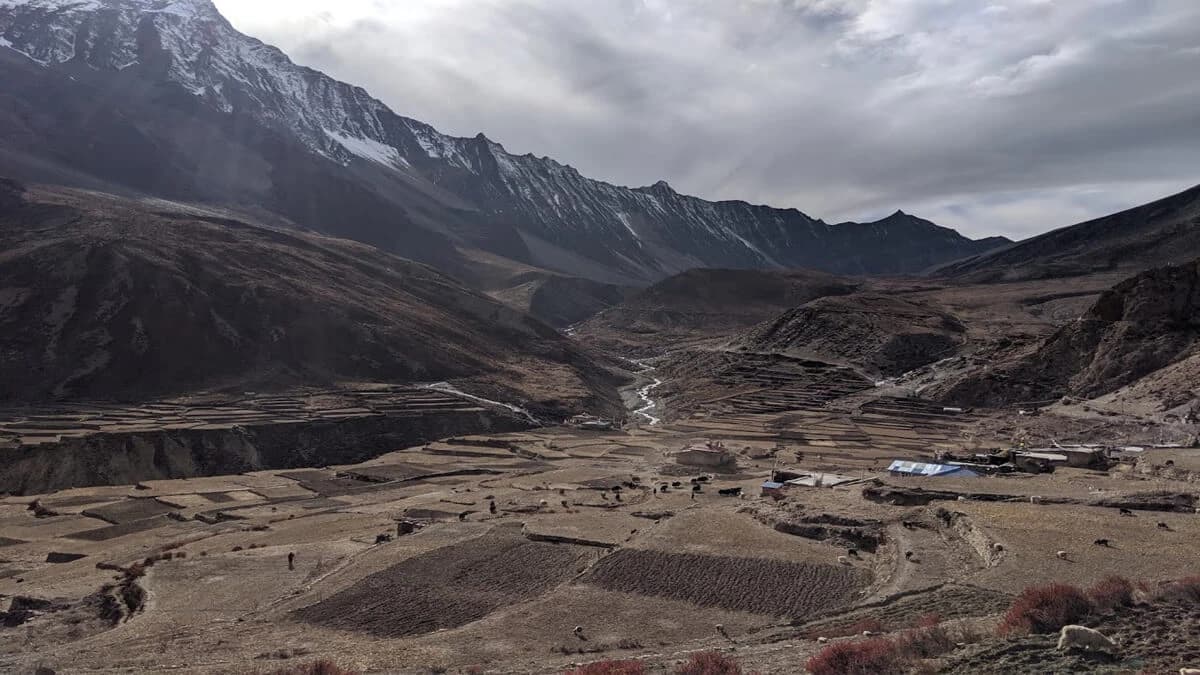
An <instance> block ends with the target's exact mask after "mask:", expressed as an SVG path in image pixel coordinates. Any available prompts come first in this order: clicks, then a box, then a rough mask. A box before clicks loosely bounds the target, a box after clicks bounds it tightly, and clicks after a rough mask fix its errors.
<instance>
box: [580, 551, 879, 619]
mask: <svg viewBox="0 0 1200 675" xmlns="http://www.w3.org/2000/svg"><path fill="white" fill-rule="evenodd" d="M583 581H584V582H585V583H588V584H592V585H595V586H599V587H601V588H605V589H608V590H613V591H622V592H626V593H639V594H642V595H648V596H654V597H666V598H672V599H675V600H683V601H686V602H691V603H694V604H697V605H700V606H703V607H722V608H724V609H729V610H734V611H742V612H753V613H756V614H766V615H770V616H780V617H791V618H801V617H807V616H812V615H813V614H816V613H819V612H822V611H827V610H830V609H835V608H837V607H839V606H841V605H844V604H846V603H848V602H851V601H853V600H854V599H855V598H856V596H857V591H858V590H859V589H861V588H862V587H864V586H865V585H866V584H867V582H868V581H869V579H868V577H867V574H866V573H865V572H863V571H860V570H855V569H853V568H848V567H841V566H837V565H817V564H810V563H798V562H784V561H780V560H767V559H762V558H736V557H718V556H704V555H694V554H686V553H678V554H677V553H666V552H663V551H650V550H633V549H624V550H620V551H617V552H616V553H613V554H612V555H610V556H608V557H606V558H604V559H602V560H601V561H600V562H599V563H597V564H596V566H595V567H593V568H592V570H591V572H589V573H588V574H587V576H586V577H584V579H583Z"/></svg>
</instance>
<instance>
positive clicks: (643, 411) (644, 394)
mask: <svg viewBox="0 0 1200 675" xmlns="http://www.w3.org/2000/svg"><path fill="white" fill-rule="evenodd" d="M626 361H629V362H630V363H632V364H634V365H636V366H637V367H638V368H640V369H641V370H639V371H638V375H645V376H649V375H650V374H651V373H653V372H654V370H655V368H654V366H652V365H650V364H648V363H646V362H645V361H639V360H636V359H626ZM660 386H662V380H660V379H658V378H657V377H656V378H654V381H653V382H649V383H647V384H645V385H642V386H641V387H640V388H638V390H637V396H638V400H640V401H641V402H642V404H643V405H642V407H640V408H638V409H636V410H634V411H633V414H635V415H639V416H641V417H644V418H646V421H647V422H648V423H649V424H650V425H651V426H654V425H655V424H658V423H659V422H662V420H661V419H660V418H658V417H655V416H654V415H651V414H650V411H652V410H654V409H655V408H657V407H658V401H655V400H654V399H652V398H650V393H651V392H653V391H654V390H655V389H657V388H658V387H660Z"/></svg>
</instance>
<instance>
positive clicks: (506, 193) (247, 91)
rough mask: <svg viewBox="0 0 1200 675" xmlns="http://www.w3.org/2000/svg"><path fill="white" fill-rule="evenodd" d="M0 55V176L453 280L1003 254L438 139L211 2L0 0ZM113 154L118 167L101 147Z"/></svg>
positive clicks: (904, 229) (625, 277) (872, 264)
mask: <svg viewBox="0 0 1200 675" xmlns="http://www.w3.org/2000/svg"><path fill="white" fill-rule="evenodd" d="M0 53H3V56H4V57H5V58H0V76H2V77H3V78H4V80H5V82H6V83H8V82H14V83H18V84H19V83H23V82H24V83H26V84H27V86H25V87H14V90H15V91H11V92H9V91H6V92H4V93H5V94H8V95H7V96H5V95H3V94H0V118H4V119H5V120H6V124H5V125H4V126H5V128H8V129H10V133H8V134H5V138H3V139H2V140H3V142H0V167H3V168H4V169H5V170H7V171H8V172H9V173H10V174H13V175H18V176H22V177H26V178H30V179H36V180H42V181H45V180H47V174H50V175H52V176H53V177H54V178H56V179H59V180H62V181H69V182H71V184H80V183H81V182H83V181H86V180H89V179H90V180H97V179H98V180H101V181H104V182H107V183H115V184H116V185H118V186H125V187H131V188H134V189H137V190H141V191H146V192H150V193H152V194H157V195H166V196H170V197H172V198H179V199H193V200H203V201H215V202H219V203H232V204H241V205H247V204H249V205H255V206H262V207H263V208H266V209H268V210H270V211H272V212H275V213H279V214H282V215H283V216H285V217H286V218H288V219H289V220H292V221H295V222H297V223H299V224H301V225H304V226H307V227H312V228H316V229H320V230H322V231H324V232H329V233H333V234H336V235H338V236H351V237H353V238H355V239H358V240H360V241H365V242H369V243H372V244H377V245H381V246H385V247H387V248H389V250H393V251H396V252H400V253H402V254H404V255H406V256H408V257H413V258H416V259H420V260H425V261H428V262H433V263H435V264H439V265H440V266H442V267H443V268H446V269H450V270H451V271H454V272H455V273H459V274H460V275H466V274H467V273H468V272H467V271H466V270H465V268H462V267H461V266H456V265H455V263H457V262H461V261H459V260H448V259H447V253H446V252H445V250H444V246H445V244H446V242H447V241H449V242H450V243H452V244H453V245H455V246H458V247H464V248H479V249H484V250H487V251H491V252H493V253H497V254H499V255H503V256H507V257H509V258H512V259H515V260H519V261H521V262H523V263H527V264H532V265H536V266H540V267H545V268H549V269H553V270H559V271H565V272H567V273H569V274H571V275H574V276H581V277H586V278H590V279H593V280H597V281H603V282H608V283H630V282H649V281H654V280H657V279H661V278H663V277H665V276H668V275H670V274H673V273H676V272H679V271H682V270H686V269H690V268H694V267H743V268H777V267H808V268H818V269H824V270H828V271H833V272H837V273H846V274H865V273H875V274H899V273H912V272H917V271H920V270H922V269H924V268H925V267H928V266H930V265H933V264H938V263H944V262H948V261H951V260H954V259H957V258H961V257H964V256H969V255H973V254H978V253H981V252H984V251H987V250H990V249H992V248H995V247H996V245H998V244H1003V243H1006V242H1004V241H1000V240H982V241H971V240H969V239H966V238H965V237H962V236H961V235H959V234H957V233H956V232H953V231H951V230H947V229H945V228H939V227H937V226H935V225H933V224H932V223H929V222H927V221H923V220H920V219H916V218H912V217H910V216H907V215H905V214H896V215H894V216H892V217H890V218H887V219H884V220H882V221H879V222H876V223H868V224H862V225H858V224H853V223H845V224H841V225H830V224H827V223H824V222H822V221H820V220H815V219H812V218H810V217H808V216H806V215H804V214H803V213H800V212H799V211H797V210H795V209H775V208H770V207H766V206H753V205H750V204H746V203H744V202H736V201H733V202H709V201H705V200H702V199H698V198H695V197H689V196H685V195H681V194H679V193H677V192H676V191H674V190H673V189H671V187H670V186H669V185H667V184H666V183H664V182H659V183H656V184H655V185H652V186H648V187H640V188H626V187H619V186H615V185H611V184H608V183H604V182H601V181H596V180H592V179H589V178H586V177H584V176H582V175H580V174H579V172H578V171H576V170H575V169H573V168H572V167H570V166H566V165H563V164H560V163H558V162H556V161H554V160H552V159H549V158H547V157H540V158H539V157H535V156H533V155H528V154H527V155H513V154H511V153H509V152H507V151H505V149H504V148H503V147H502V146H501V145H499V144H498V143H495V142H493V141H491V140H489V139H487V138H486V137H485V136H483V135H482V134H480V135H478V136H476V137H474V138H457V137H451V136H447V135H444V134H441V133H440V132H438V131H437V130H435V129H434V128H433V127H431V126H429V125H427V124H425V123H422V122H419V121H417V120H413V119H409V118H406V117H402V116H400V115H397V114H396V113H394V112H392V111H391V110H390V109H389V108H387V106H385V105H384V104H383V103H382V102H380V101H378V100H377V99H374V98H372V97H371V96H370V95H369V94H368V93H367V92H366V91H364V90H362V89H361V88H357V87H354V86H351V85H349V84H345V83H342V82H338V81H336V80H333V79H332V78H329V77H327V76H325V75H323V74H322V73H319V72H317V71H314V70H311V69H308V68H304V67H302V66H299V65H296V64H294V63H292V61H291V60H290V59H289V58H288V57H287V56H286V55H285V54H283V53H282V52H280V51H279V50H278V49H275V48H273V47H271V46H269V45H265V44H263V43H261V42H259V41H258V40H255V39H253V38H251V37H248V36H245V35H242V34H241V33H239V32H238V31H236V30H235V29H234V28H233V27H232V26H231V25H230V24H229V23H228V21H226V20H225V19H224V18H223V17H222V16H221V15H220V13H219V12H218V11H217V10H216V8H215V7H214V6H213V5H212V4H211V2H210V0H86V1H83V0H80V1H75V0H2V1H0ZM37 71H43V72H37ZM45 71H49V72H45ZM54 76H57V78H55V77H54ZM48 81H49V82H50V83H52V84H53V85H54V86H53V87H50V90H51V91H50V93H49V94H45V93H43V90H44V89H46V88H47V86H48V85H47V82H48ZM6 89H8V87H6ZM29 89H32V90H33V91H32V92H31V91H28V90H29ZM60 109H62V110H66V111H68V113H67V114H62V113H59V112H57V111H58V110H60ZM46 115H49V117H50V119H44V116H46ZM81 125H83V126H85V127H87V133H83V132H82V131H81V130H80V128H79V127H80V126H81ZM96 139H100V140H99V141H98V144H99V145H100V146H102V147H100V148H97V147H93V146H92V145H91V143H92V142H93V141H96ZM117 143H120V145H121V147H123V148H125V149H124V150H123V152H122V153H121V154H120V156H113V155H111V154H110V153H106V152H102V151H101V150H102V149H103V147H107V146H109V145H110V144H117ZM76 153H78V154H82V155H83V156H84V157H85V160H88V159H89V158H90V160H89V161H78V160H76V159H75V154H76ZM226 175H228V176H230V179H229V180H222V179H221V176H226ZM343 209H348V210H351V211H352V212H353V214H354V215H355V216H357V217H346V216H345V215H342V214H341V213H340V211H341V210H343ZM347 221H349V222H350V223H352V224H347ZM416 229H424V230H427V233H425V234H421V235H418V234H417V233H416V232H415V230H416Z"/></svg>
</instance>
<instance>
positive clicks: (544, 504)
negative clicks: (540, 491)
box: [538, 499, 550, 509]
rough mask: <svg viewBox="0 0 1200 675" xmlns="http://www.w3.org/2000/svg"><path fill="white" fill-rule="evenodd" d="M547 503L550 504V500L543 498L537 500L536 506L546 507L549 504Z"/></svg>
mask: <svg viewBox="0 0 1200 675" xmlns="http://www.w3.org/2000/svg"><path fill="white" fill-rule="evenodd" d="M549 505H550V502H548V501H546V500H545V499H543V500H541V501H539V502H538V508H539V509H544V508H546V507H547V506H549Z"/></svg>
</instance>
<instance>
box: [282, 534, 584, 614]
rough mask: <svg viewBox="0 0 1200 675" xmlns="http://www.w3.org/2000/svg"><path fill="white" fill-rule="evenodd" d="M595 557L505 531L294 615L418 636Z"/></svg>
mask: <svg viewBox="0 0 1200 675" xmlns="http://www.w3.org/2000/svg"><path fill="white" fill-rule="evenodd" d="M594 555H596V553H595V551H594V549H593V550H589V549H587V548H585V547H576V546H568V545H562V544H544V543H538V542H530V541H528V540H526V539H525V538H524V537H522V536H521V535H520V534H519V532H518V531H517V530H516V529H515V528H511V527H508V528H501V529H497V530H495V531H493V532H491V533H489V534H488V535H485V536H483V537H480V538H479V539H475V540H471V541H467V542H463V543H461V544H454V545H451V546H447V547H445V548H442V549H438V550H437V551H434V552H431V553H428V554H425V555H422V556H418V557H416V558H412V559H410V560H406V561H404V562H403V563H400V564H399V565H395V566H393V567H391V568H389V569H387V570H385V571H382V572H379V573H376V574H374V575H371V576H370V577H367V578H365V579H363V580H361V581H359V582H358V583H356V584H354V585H353V586H351V587H350V588H348V589H346V590H344V591H342V592H340V593H337V594H335V595H333V596H331V597H329V598H327V599H325V600H323V601H321V602H319V603H317V604H315V605H311V606H309V607H305V608H303V609H300V610H297V611H296V612H294V613H293V616H294V617H295V618H297V619H299V620H301V621H307V622H310V623H315V624H318V625H322V626H326V627H330V628H336V629H341V630H348V631H361V632H366V633H371V634H373V635H378V636H386V637H399V636H404V635H419V634H422V633H428V632H431V631H434V630H439V629H442V628H451V627H454V626H460V625H462V624H465V623H468V622H470V621H475V620H478V619H480V618H482V617H484V616H487V615H488V614H489V613H490V612H492V611H494V610H495V609H497V608H499V607H504V606H507V605H511V604H513V603H515V602H519V601H522V600H528V599H530V598H534V597H537V596H538V595H539V594H541V593H543V592H545V591H546V590H547V589H548V588H550V587H552V586H555V585H557V584H559V583H562V582H564V581H566V580H568V579H570V578H571V577H573V576H575V575H576V574H579V573H580V572H581V571H583V569H585V568H586V565H587V563H588V561H589V559H590V558H592V557H593V556H594Z"/></svg>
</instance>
